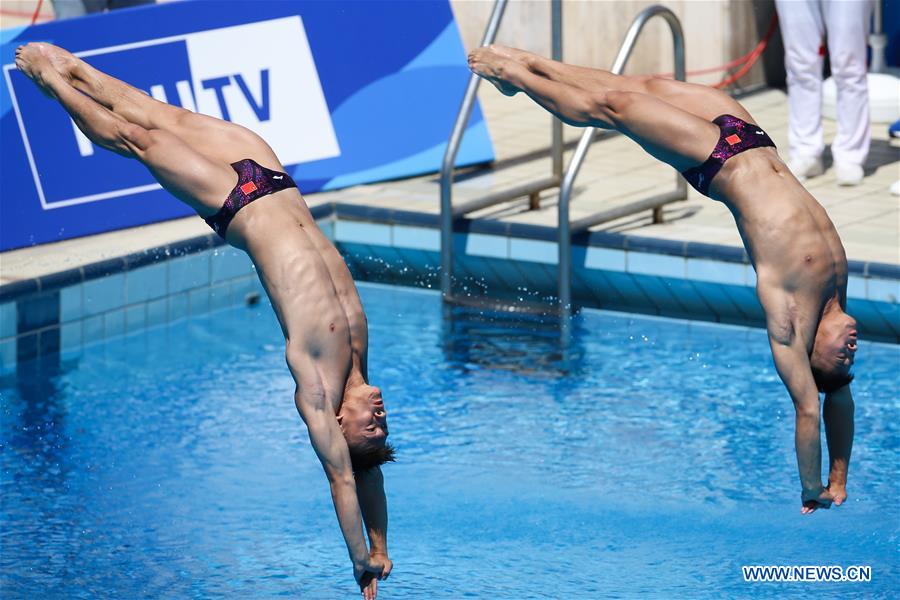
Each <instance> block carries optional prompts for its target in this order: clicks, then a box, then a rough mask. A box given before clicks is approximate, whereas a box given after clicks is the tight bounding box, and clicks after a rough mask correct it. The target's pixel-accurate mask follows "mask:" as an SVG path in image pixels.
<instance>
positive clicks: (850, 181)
mask: <svg viewBox="0 0 900 600" xmlns="http://www.w3.org/2000/svg"><path fill="white" fill-rule="evenodd" d="M834 176H835V177H836V178H837V183H838V185H859V184H860V183H862V180H863V168H862V165H855V164H853V163H834Z"/></svg>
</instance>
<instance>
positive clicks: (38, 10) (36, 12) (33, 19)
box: [31, 0, 44, 25]
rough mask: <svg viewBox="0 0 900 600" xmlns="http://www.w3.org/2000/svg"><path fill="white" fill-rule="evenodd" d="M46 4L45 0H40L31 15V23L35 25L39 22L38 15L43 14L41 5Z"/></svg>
mask: <svg viewBox="0 0 900 600" xmlns="http://www.w3.org/2000/svg"><path fill="white" fill-rule="evenodd" d="M43 4H44V0H38V3H37V8H35V9H34V14H33V15H31V24H32V25H34V24H35V23H37V19H38V15H40V14H41V5H43Z"/></svg>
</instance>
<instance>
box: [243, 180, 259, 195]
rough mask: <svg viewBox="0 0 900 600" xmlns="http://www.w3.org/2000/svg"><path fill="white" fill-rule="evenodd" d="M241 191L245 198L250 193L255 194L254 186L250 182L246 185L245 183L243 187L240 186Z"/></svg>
mask: <svg viewBox="0 0 900 600" xmlns="http://www.w3.org/2000/svg"><path fill="white" fill-rule="evenodd" d="M241 191H242V192H244V195H245V196H246V195H247V194H249V193H250V192H255V191H256V184H255V183H253V182H252V181H248V182H247V183H245V184H244V185H242V186H241Z"/></svg>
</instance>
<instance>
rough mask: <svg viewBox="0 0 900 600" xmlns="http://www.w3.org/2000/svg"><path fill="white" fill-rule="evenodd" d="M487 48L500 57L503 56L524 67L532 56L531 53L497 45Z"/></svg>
mask: <svg viewBox="0 0 900 600" xmlns="http://www.w3.org/2000/svg"><path fill="white" fill-rule="evenodd" d="M488 48H490V49H491V50H493V51H494V52H496V53H497V54H499V55H500V56H505V57H506V58H510V59H512V60H514V61H516V62H519V63H522V64H523V65H525V66H526V67H527V66H528V61H529V60H530V59H531V58H532V57H533V56H534V54H532V53H531V52H527V51H525V50H519V49H518V48H510V47H509V46H500V45H498V44H491V45H490V46H488Z"/></svg>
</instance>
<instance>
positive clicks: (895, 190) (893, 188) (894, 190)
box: [891, 179, 900, 196]
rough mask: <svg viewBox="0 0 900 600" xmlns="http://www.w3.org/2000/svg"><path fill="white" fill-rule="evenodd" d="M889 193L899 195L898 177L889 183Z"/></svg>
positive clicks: (899, 180)
mask: <svg viewBox="0 0 900 600" xmlns="http://www.w3.org/2000/svg"><path fill="white" fill-rule="evenodd" d="M891 193H892V194H893V195H895V196H900V179H898V180H897V181H895V182H894V183H892V184H891Z"/></svg>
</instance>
